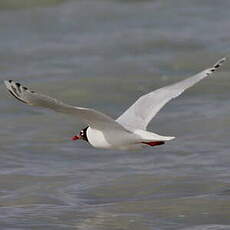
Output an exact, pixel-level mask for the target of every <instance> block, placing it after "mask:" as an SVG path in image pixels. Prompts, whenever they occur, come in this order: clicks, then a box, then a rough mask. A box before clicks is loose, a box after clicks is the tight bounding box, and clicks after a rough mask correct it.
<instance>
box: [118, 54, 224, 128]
mask: <svg viewBox="0 0 230 230" xmlns="http://www.w3.org/2000/svg"><path fill="white" fill-rule="evenodd" d="M225 60H226V58H223V59H221V60H219V61H218V62H217V63H216V64H215V65H214V66H213V67H211V68H209V69H206V70H204V71H202V72H200V73H198V74H196V75H194V76H192V77H190V78H187V79H185V80H183V81H180V82H177V83H175V84H172V85H169V86H166V87H163V88H160V89H157V90H155V91H153V92H150V93H148V94H146V95H143V96H141V97H140V98H139V99H138V100H137V101H136V102H135V103H134V104H133V105H132V106H131V107H129V108H128V109H127V110H126V111H125V112H124V113H123V114H122V115H121V116H120V117H119V118H118V119H117V122H119V123H120V124H122V125H123V126H124V127H128V128H130V129H144V130H145V129H146V127H147V125H148V124H149V122H150V121H151V120H152V119H153V117H154V116H155V115H156V114H157V113H158V112H159V110H160V109H161V108H162V107H163V106H164V105H165V104H166V103H168V102H169V101H170V100H171V99H173V98H175V97H177V96H179V95H180V94H181V93H183V92H184V91H185V90H186V89H188V88H189V87H191V86H193V85H194V84H196V83H197V82H199V81H200V80H202V79H203V78H206V77H208V76H209V75H211V74H212V73H213V72H215V71H216V70H217V69H218V68H219V67H220V66H221V65H222V64H223V62H224V61H225Z"/></svg>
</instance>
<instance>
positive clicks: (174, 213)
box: [0, 0, 230, 230]
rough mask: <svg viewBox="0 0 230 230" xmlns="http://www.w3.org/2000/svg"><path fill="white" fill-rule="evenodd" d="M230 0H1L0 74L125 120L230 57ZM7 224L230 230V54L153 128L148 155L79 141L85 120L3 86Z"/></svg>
mask: <svg viewBox="0 0 230 230" xmlns="http://www.w3.org/2000/svg"><path fill="white" fill-rule="evenodd" d="M229 9H230V2H229V1H226V0H220V1H218V3H217V2H216V1H214V0H209V1H208V0H204V1H198V0H192V1H188V0H185V1H181V0H174V1H171V0H165V1H158V0H155V1H150V0H149V1H131V0H129V1H128V0H126V1H122V0H120V1H116V0H114V1H113V0H110V1H100V0H94V1H90V0H79V1H64V0H62V1H61V0H59V1H57V0H56V1H54V0H42V1H39V3H38V1H35V0H31V1H25V0H24V1H23V0H18V1H14V0H10V1H6V0H4V1H3V0H1V1H0V24H1V25H0V35H1V36H0V62H1V64H0V76H1V80H3V79H13V80H17V81H20V82H22V83H24V84H26V85H28V86H30V87H31V88H33V89H36V90H38V91H42V92H44V93H47V94H49V95H51V96H55V97H58V98H60V99H62V100H64V101H66V102H68V103H72V104H75V105H80V106H90V107H93V108H97V109H99V110H101V111H103V112H106V113H108V114H110V115H112V116H114V117H117V116H118V115H119V114H121V113H122V111H124V110H125V109H126V108H127V106H128V105H130V104H131V103H133V102H134V101H135V100H136V98H137V97H138V96H140V95H141V94H143V93H145V92H148V91H150V90H152V89H156V88H158V87H161V86H163V85H167V84H170V83H172V82H175V81H177V80H180V79H184V78H186V77H188V76H190V75H192V74H194V73H196V72H198V71H200V70H203V69H204V68H206V67H208V66H210V65H212V64H214V62H215V61H216V60H218V59H219V58H221V57H223V56H226V55H227V56H228V55H229V41H230V32H229V31H230V30H229V26H230V15H229ZM0 96H1V101H0V108H1V114H0V117H1V119H0V124H1V130H0V135H1V139H0V225H1V229H4V230H15V229H17V230H22V229H23V230H24V229H36V230H38V229H39V230H44V229H49V230H52V229H55V230H59V229H77V230H78V229H79V230H97V229H98V230H126V229H127V230H129V229H130V230H131V229H132V230H140V229H141V230H153V229H156V230H165V229H169V230H172V229H180V230H226V229H230V189H229V187H230V166H229V165H230V151H229V147H230V145H229V137H230V135H229V133H230V100H229V98H230V78H229V60H228V61H227V62H226V64H225V66H224V67H223V68H222V69H221V71H219V72H218V73H217V74H215V76H214V77H213V78H212V79H209V80H204V81H203V82H201V83H200V84H198V85H197V86H195V87H193V88H192V89H190V90H188V91H187V92H186V93H185V94H184V95H183V96H181V97H180V98H178V99H177V100H174V101H172V102H171V103H170V104H168V105H167V106H166V107H165V108H164V109H163V110H162V111H161V112H160V113H159V115H158V116H157V117H156V119H155V120H154V121H153V122H152V123H151V124H150V127H149V129H150V130H154V131H156V132H158V133H160V134H163V135H173V136H174V135H175V136H176V137H177V138H176V139H175V141H172V142H170V143H168V144H167V145H163V146H159V147H156V148H147V149H145V150H143V151H141V152H118V151H105V150H97V149H93V148H92V147H90V146H89V145H87V144H86V143H83V142H71V141H70V138H71V136H73V135H74V134H75V133H76V132H77V131H79V130H80V129H81V128H82V127H84V125H83V124H81V123H80V121H79V120H75V119H74V118H71V117H68V116H66V115H62V114H56V113H54V112H51V111H47V110H42V109H39V108H31V107H28V106H26V105H24V104H21V103H19V102H17V101H15V100H14V98H12V97H11V96H9V95H8V93H7V91H6V90H5V88H4V86H3V84H1V91H0Z"/></svg>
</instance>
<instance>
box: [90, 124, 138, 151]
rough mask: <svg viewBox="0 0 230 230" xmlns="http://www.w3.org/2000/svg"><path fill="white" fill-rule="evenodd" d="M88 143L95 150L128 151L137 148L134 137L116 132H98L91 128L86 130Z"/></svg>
mask: <svg viewBox="0 0 230 230" xmlns="http://www.w3.org/2000/svg"><path fill="white" fill-rule="evenodd" d="M87 137H88V141H89V143H90V144H91V145H92V146H94V147H95V148H103V149H119V150H130V149H135V148H137V147H138V148H139V145H138V146H137V144H134V137H132V136H130V135H129V134H125V133H120V132H116V131H114V130H113V131H112V132H111V131H109V130H108V131H103V132H102V131H100V130H96V129H92V128H88V129H87Z"/></svg>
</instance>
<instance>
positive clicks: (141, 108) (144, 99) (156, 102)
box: [4, 58, 226, 150]
mask: <svg viewBox="0 0 230 230" xmlns="http://www.w3.org/2000/svg"><path fill="white" fill-rule="evenodd" d="M225 60H226V58H222V59H220V60H219V61H218V62H217V63H216V64H215V65H213V66H212V67H211V68H208V69H206V70H203V71H202V72H200V73H198V74H196V75H194V76H192V77H189V78H187V79H185V80H182V81H179V82H177V83H174V84H172V85H169V86H165V87H162V88H160V89H157V90H155V91H152V92H150V93H148V94H145V95H143V96H141V97H140V98H139V99H138V100H137V101H136V102H135V103H134V104H133V105H131V106H130V107H129V108H128V109H127V110H126V111H125V112H124V113H123V114H122V115H121V116H119V117H118V118H117V119H116V120H115V119H113V118H111V117H110V116H108V115H106V114H104V113H102V112H99V111H97V110H94V109H90V108H83V107H78V106H72V105H68V104H65V103H63V102H61V101H59V100H57V99H55V98H52V97H49V96H46V95H44V94H41V93H38V92H35V91H33V90H29V89H28V88H27V87H25V86H22V85H21V84H20V83H17V82H14V81H12V80H8V81H4V83H5V85H6V87H7V89H8V90H9V92H10V94H12V95H13V96H14V97H15V98H17V99H18V100H19V101H21V102H23V103H26V104H28V105H33V106H39V107H44V108H49V109H52V110H54V111H56V112H61V113H66V114H70V115H73V116H75V117H76V118H78V119H80V120H81V121H82V122H84V123H86V124H87V125H88V126H87V127H86V128H84V129H82V130H81V131H80V133H79V135H76V136H74V137H73V138H72V139H73V140H84V141H87V142H88V143H89V144H91V145H92V146H93V147H96V148H102V149H116V150H136V149H141V148H143V147H144V146H157V145H162V144H165V142H166V141H170V140H173V139H174V138H175V137H173V136H161V135H159V134H156V133H153V132H150V131H147V130H146V128H147V126H148V124H149V122H150V121H151V120H152V119H153V118H154V117H155V115H156V114H157V113H158V112H159V111H160V109H161V108H162V107H163V106H164V105H165V104H166V103H168V102H169V101H170V100H171V99H173V98H175V97H177V96H179V95H180V94H182V93H183V92H184V91H185V90H186V89H188V88H190V87H191V86H193V85H194V84H196V83H197V82H199V81H200V80H202V79H204V78H206V77H209V76H210V75H211V74H213V72H215V71H216V70H217V69H218V68H219V67H220V66H221V65H222V64H223V62H224V61H225Z"/></svg>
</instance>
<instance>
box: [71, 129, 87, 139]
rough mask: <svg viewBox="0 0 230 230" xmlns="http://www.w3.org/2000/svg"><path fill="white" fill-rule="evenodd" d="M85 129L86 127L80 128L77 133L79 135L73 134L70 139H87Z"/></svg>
mask: <svg viewBox="0 0 230 230" xmlns="http://www.w3.org/2000/svg"><path fill="white" fill-rule="evenodd" d="M87 129H88V127H86V128H84V129H82V130H81V131H80V133H79V135H76V136H73V137H72V140H73V141H76V140H80V139H81V140H84V141H88V137H87Z"/></svg>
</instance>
